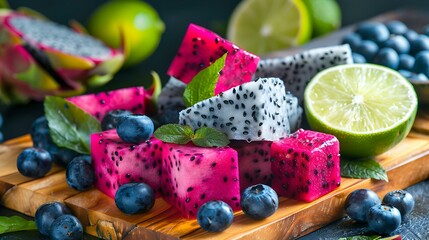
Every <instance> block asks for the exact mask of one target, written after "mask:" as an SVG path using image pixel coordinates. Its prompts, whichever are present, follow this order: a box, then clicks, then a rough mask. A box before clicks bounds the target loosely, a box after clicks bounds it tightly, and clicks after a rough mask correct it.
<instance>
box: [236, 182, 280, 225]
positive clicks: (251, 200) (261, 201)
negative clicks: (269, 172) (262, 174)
mask: <svg viewBox="0 0 429 240" xmlns="http://www.w3.org/2000/svg"><path fill="white" fill-rule="evenodd" d="M240 205H241V208H242V209H243V212H244V213H245V214H246V215H248V216H249V217H251V218H253V219H263V218H267V217H269V216H271V215H273V214H274V212H275V211H276V210H277V208H278V207H279V198H278V196H277V193H276V192H275V191H274V190H273V189H272V188H271V187H269V186H266V185H263V184H257V185H254V186H250V187H248V188H246V189H245V190H244V192H243V194H242V195H241V202H240Z"/></svg>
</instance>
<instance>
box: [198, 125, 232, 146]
mask: <svg viewBox="0 0 429 240" xmlns="http://www.w3.org/2000/svg"><path fill="white" fill-rule="evenodd" d="M192 142H193V143H194V144H195V145H197V146H200V147H224V146H226V145H228V144H229V139H228V137H227V136H226V135H225V134H224V133H223V132H220V131H218V130H216V129H214V128H209V127H202V128H200V129H198V130H197V131H196V132H195V136H194V138H193V139H192Z"/></svg>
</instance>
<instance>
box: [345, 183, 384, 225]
mask: <svg viewBox="0 0 429 240" xmlns="http://www.w3.org/2000/svg"><path fill="white" fill-rule="evenodd" d="M380 204H381V201H380V199H379V198H378V196H377V194H376V193H375V192H373V191H371V190H369V189H357V190H355V191H353V192H351V193H350V194H349V195H348V196H347V198H346V201H345V203H344V209H345V211H346V213H347V215H349V217H350V218H352V219H354V220H357V221H361V222H366V221H367V216H366V213H367V212H368V210H369V209H370V208H371V207H373V206H375V205H380Z"/></svg>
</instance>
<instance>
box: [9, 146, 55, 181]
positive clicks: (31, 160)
mask: <svg viewBox="0 0 429 240" xmlns="http://www.w3.org/2000/svg"><path fill="white" fill-rule="evenodd" d="M16 166H17V168H18V171H19V172H20V173H21V174H22V175H24V176H26V177H30V178H39V177H43V176H45V175H46V173H48V172H49V170H51V168H52V158H51V155H50V154H49V152H47V151H46V150H44V149H41V148H27V149H24V151H22V152H21V153H20V154H19V155H18V159H17V161H16Z"/></svg>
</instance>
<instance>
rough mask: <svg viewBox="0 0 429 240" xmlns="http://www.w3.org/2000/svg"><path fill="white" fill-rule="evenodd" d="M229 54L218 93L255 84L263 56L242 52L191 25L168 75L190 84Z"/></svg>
mask: <svg viewBox="0 0 429 240" xmlns="http://www.w3.org/2000/svg"><path fill="white" fill-rule="evenodd" d="M225 53H227V57H226V60H225V67H224V68H223V69H222V71H221V72H220V77H219V80H218V82H217V85H216V88H215V94H218V93H221V92H224V91H226V90H228V89H230V88H232V87H235V86H238V85H240V84H242V83H245V82H249V81H251V80H252V76H253V74H254V73H255V70H256V67H257V65H258V62H259V57H258V56H256V55H254V54H251V53H249V52H246V51H245V50H243V49H240V48H239V47H237V46H235V45H234V44H233V43H231V42H229V41H227V40H225V39H223V38H221V37H220V36H219V35H217V34H216V33H214V32H211V31H210V30H208V29H205V28H203V27H200V26H198V25H195V24H190V25H189V27H188V30H187V32H186V34H185V37H184V38H183V41H182V44H181V45H180V48H179V50H178V52H177V54H176V56H175V58H174V59H173V61H172V63H171V65H170V68H169V69H168V72H167V73H168V75H170V76H172V77H175V78H177V79H179V80H181V81H183V82H184V83H189V82H190V81H191V80H192V78H193V77H194V76H195V75H196V74H197V73H198V72H200V71H201V70H202V69H204V68H206V67H208V66H210V65H211V64H213V63H214V62H215V61H216V60H217V59H218V58H220V57H222V56H223V55H224V54H225Z"/></svg>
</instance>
